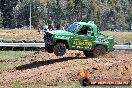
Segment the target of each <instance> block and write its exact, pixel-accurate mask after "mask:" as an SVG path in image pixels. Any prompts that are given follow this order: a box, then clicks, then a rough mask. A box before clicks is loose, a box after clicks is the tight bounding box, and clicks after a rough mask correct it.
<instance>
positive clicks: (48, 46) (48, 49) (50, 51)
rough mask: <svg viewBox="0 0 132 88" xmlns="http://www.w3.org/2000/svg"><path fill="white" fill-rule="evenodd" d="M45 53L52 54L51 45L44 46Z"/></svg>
mask: <svg viewBox="0 0 132 88" xmlns="http://www.w3.org/2000/svg"><path fill="white" fill-rule="evenodd" d="M45 51H47V52H48V53H53V47H52V46H51V45H48V44H45Z"/></svg>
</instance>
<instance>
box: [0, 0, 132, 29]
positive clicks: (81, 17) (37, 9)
mask: <svg viewBox="0 0 132 88" xmlns="http://www.w3.org/2000/svg"><path fill="white" fill-rule="evenodd" d="M30 4H31V12H32V16H31V17H32V26H33V27H34V28H37V27H38V26H39V25H42V24H43V23H48V24H51V23H52V22H53V23H54V24H57V23H61V24H63V25H65V24H68V23H72V22H75V21H85V22H88V21H89V20H92V21H95V23H96V24H97V25H98V26H99V27H100V28H101V29H102V30H106V29H109V28H111V27H113V26H114V27H117V28H120V29H123V30H125V29H129V25H130V24H132V9H131V8H132V0H0V27H3V28H21V27H24V26H26V27H29V23H30V22H29V18H30Z"/></svg>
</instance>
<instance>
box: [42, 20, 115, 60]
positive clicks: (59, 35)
mask: <svg viewBox="0 0 132 88" xmlns="http://www.w3.org/2000/svg"><path fill="white" fill-rule="evenodd" d="M44 41H45V50H46V51H47V52H48V53H54V54H55V55H56V56H62V55H64V54H65V53H66V50H80V51H83V53H84V55H85V56H86V57H91V56H92V57H98V56H99V55H104V54H106V53H107V52H109V51H112V50H113V46H114V38H113V37H112V36H106V35H103V34H102V33H100V31H99V29H98V27H97V26H96V25H95V24H94V23H90V22H88V23H86V22H74V23H72V24H71V25H69V26H68V27H67V28H66V29H65V30H53V31H47V32H45V34H44Z"/></svg>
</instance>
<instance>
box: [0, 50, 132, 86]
mask: <svg viewBox="0 0 132 88" xmlns="http://www.w3.org/2000/svg"><path fill="white" fill-rule="evenodd" d="M17 61H19V62H26V64H24V65H21V66H18V67H15V68H14V69H10V70H7V71H3V72H1V73H0V84H10V83H15V82H19V83H21V84H27V83H36V82H44V83H56V82H65V83H66V82H73V81H78V80H79V78H80V72H81V69H82V68H85V69H89V72H90V75H89V77H90V78H91V79H130V80H132V52H131V51H114V52H111V53H109V54H107V55H105V56H101V57H98V58H86V57H85V56H84V55H83V53H82V52H81V51H68V52H67V53H66V54H65V55H64V56H63V57H62V56H61V57H57V56H55V55H54V54H49V53H46V52H36V53H34V55H31V56H27V57H23V58H15V59H9V60H7V62H17Z"/></svg>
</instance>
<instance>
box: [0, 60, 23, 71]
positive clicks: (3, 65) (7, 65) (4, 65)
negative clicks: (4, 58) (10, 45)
mask: <svg viewBox="0 0 132 88" xmlns="http://www.w3.org/2000/svg"><path fill="white" fill-rule="evenodd" d="M23 64H24V62H0V71H4V70H9V69H13V68H14V67H17V66H21V65H23Z"/></svg>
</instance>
